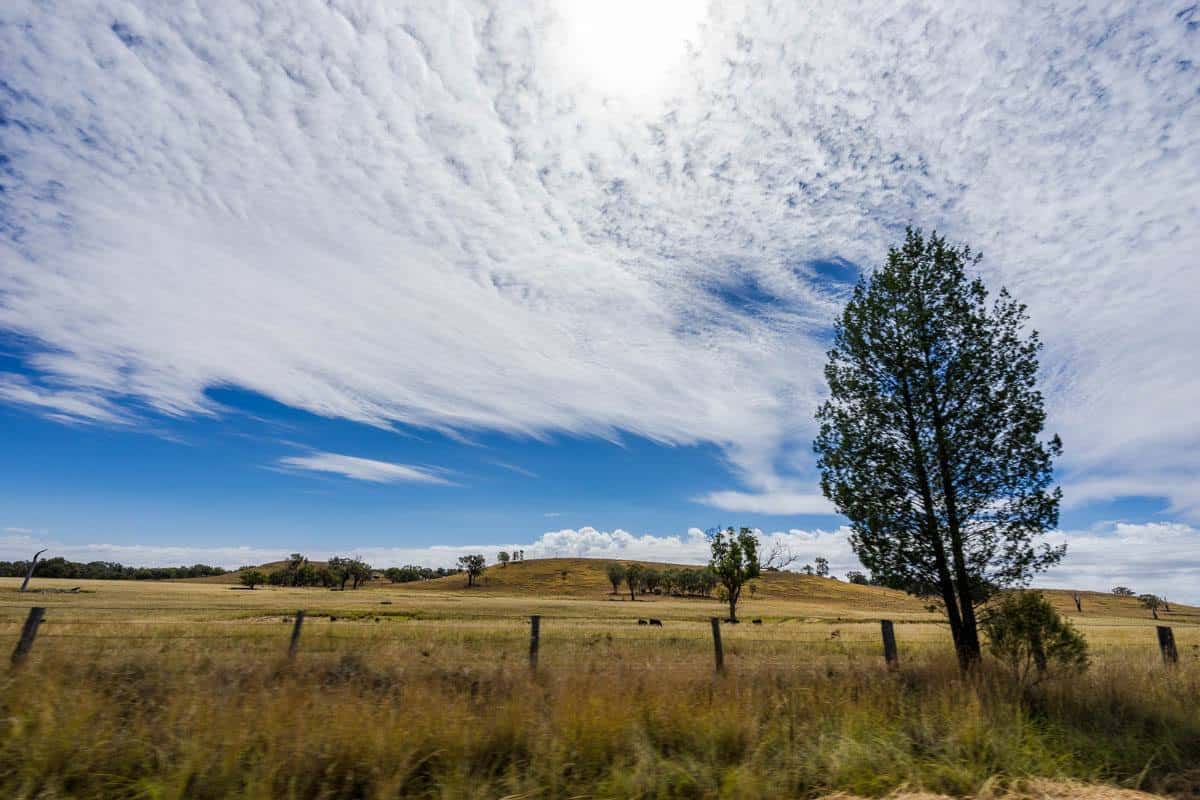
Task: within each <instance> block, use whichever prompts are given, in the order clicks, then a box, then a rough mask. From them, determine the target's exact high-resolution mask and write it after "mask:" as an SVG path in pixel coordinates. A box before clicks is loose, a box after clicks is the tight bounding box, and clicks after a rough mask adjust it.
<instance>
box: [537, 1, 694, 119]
mask: <svg viewBox="0 0 1200 800" xmlns="http://www.w3.org/2000/svg"><path fill="white" fill-rule="evenodd" d="M707 6H708V3H707V2H706V0H558V2H557V3H556V5H555V11H556V12H557V13H558V14H559V15H560V25H561V35H562V39H561V44H560V46H561V48H562V49H561V50H560V51H559V52H558V53H557V54H556V55H557V57H558V58H559V59H561V61H562V63H563V65H564V66H565V68H566V69H567V71H568V72H569V73H570V74H571V75H572V77H574V78H575V79H576V80H578V81H579V82H580V83H582V84H584V85H586V86H587V87H589V88H590V89H591V90H593V91H595V92H599V93H600V94H602V95H605V96H610V97H615V98H618V99H626V100H633V101H642V102H646V101H650V100H652V99H654V98H656V97H658V96H659V95H660V93H661V92H662V91H663V90H664V88H666V87H667V86H669V85H670V81H671V79H672V77H675V76H674V75H673V73H674V72H675V71H677V70H679V69H680V68H681V67H682V65H683V63H684V59H685V56H686V53H687V44H688V42H689V41H691V42H693V43H694V42H695V40H696V38H697V36H698V35H699V33H700V26H701V24H702V23H703V22H704V20H705V17H706V12H707ZM555 33H558V32H557V31H556V32H555Z"/></svg>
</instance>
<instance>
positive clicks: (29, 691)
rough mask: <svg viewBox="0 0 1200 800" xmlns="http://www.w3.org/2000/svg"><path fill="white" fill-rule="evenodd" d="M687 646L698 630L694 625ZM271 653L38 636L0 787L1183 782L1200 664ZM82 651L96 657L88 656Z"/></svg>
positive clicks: (746, 787) (1199, 715) (287, 793)
mask: <svg viewBox="0 0 1200 800" xmlns="http://www.w3.org/2000/svg"><path fill="white" fill-rule="evenodd" d="M701 643H702V641H701ZM342 645H343V646H341V647H338V648H329V649H324V650H321V651H319V652H309V653H305V654H304V655H302V657H301V658H300V659H298V660H297V662H296V663H294V664H286V663H284V662H283V661H281V660H279V659H278V658H277V657H274V656H271V655H269V654H266V653H264V652H261V651H260V650H257V649H256V648H253V647H248V648H246V649H244V650H243V651H241V652H238V651H237V650H236V649H234V648H228V647H217V648H215V650H214V649H213V648H211V647H208V646H207V645H205V644H195V643H187V642H174V643H173V642H171V641H170V640H152V641H151V642H150V643H148V644H145V645H142V646H139V647H136V648H134V649H132V650H129V649H125V648H124V647H122V646H121V645H120V644H119V643H116V642H114V643H113V644H112V645H111V646H109V647H107V648H104V647H93V648H91V649H84V650H83V651H82V652H81V651H80V649H77V648H71V649H68V648H67V647H65V646H54V645H53V644H50V645H49V646H47V647H45V648H44V649H43V652H42V653H41V655H40V656H39V658H38V659H36V660H35V661H33V662H31V663H30V664H29V665H27V667H26V669H24V670H21V671H19V672H17V673H15V674H11V675H7V676H5V677H4V678H2V679H0V791H3V793H4V795H5V796H6V797H9V798H33V797H81V798H89V797H104V798H112V797H129V798H134V797H145V798H218V797H246V798H384V797H431V798H470V797H479V798H483V797H492V798H494V797H505V796H510V797H511V796H517V797H538V798H554V797H576V796H588V797H619V798H626V797H646V798H651V797H653V798H701V797H737V798H779V797H808V796H815V795H820V794H823V793H827V792H831V791H837V790H843V791H849V792H854V793H858V794H865V795H880V794H885V793H887V792H889V791H891V790H893V789H895V788H897V787H900V786H904V785H907V786H910V787H922V788H926V789H930V790H934V791H941V792H946V793H950V794H970V793H974V792H976V791H978V790H979V789H980V788H981V787H983V786H985V785H991V786H994V785H995V784H996V783H997V782H1001V783H1003V782H1005V781H1008V780H1015V779H1019V778H1023V777H1027V776H1046V777H1055V778H1076V779H1083V780H1095V781H1108V782H1115V783H1122V784H1125V785H1130V786H1141V787H1143V788H1147V789H1152V790H1160V791H1170V792H1177V793H1180V794H1186V793H1189V792H1196V791H1200V710H1198V709H1200V667H1198V666H1197V664H1196V663H1194V661H1192V662H1190V663H1187V664H1181V665H1180V666H1179V668H1178V669H1174V670H1167V669H1165V668H1163V667H1161V666H1159V665H1157V664H1155V663H1154V662H1153V661H1152V660H1150V659H1148V658H1145V657H1142V656H1141V655H1139V656H1137V657H1133V656H1127V655H1120V654H1112V655H1108V656H1106V657H1105V658H1103V659H1101V660H1099V661H1098V663H1097V664H1096V665H1095V666H1094V667H1093V668H1092V670H1091V671H1090V672H1088V673H1087V674H1086V675H1084V676H1082V677H1080V678H1078V679H1076V680H1074V681H1071V682H1064V683H1054V684H1051V685H1049V686H1046V687H1044V688H1043V689H1041V690H1039V692H1038V693H1037V694H1034V695H1031V696H1028V697H1024V698H1022V697H1020V696H1019V694H1018V693H1016V692H1014V691H1012V690H1011V689H1010V688H1009V687H1008V684H1007V683H1006V682H1005V681H1004V680H1003V679H1002V677H1001V676H1000V675H999V674H992V673H990V672H988V671H987V670H985V671H984V673H983V674H982V675H980V676H979V678H978V679H977V680H975V681H973V682H966V681H964V680H962V679H960V677H959V675H958V672H957V669H956V667H955V664H954V661H953V657H952V656H951V655H950V654H948V653H942V652H940V651H939V652H930V653H926V654H924V655H918V656H916V657H914V658H911V659H909V661H908V663H907V664H906V666H905V667H904V668H903V669H902V670H901V671H900V672H899V673H896V674H889V673H887V672H886V671H885V670H883V669H882V667H881V666H880V665H878V664H876V663H873V662H869V661H862V662H848V661H846V660H836V659H827V658H815V659H813V660H812V661H810V662H807V663H801V664H797V665H792V666H788V667H784V666H781V665H779V664H778V663H777V662H775V661H774V660H764V661H757V660H755V659H754V658H753V657H751V656H749V655H747V656H746V657H743V658H741V659H740V660H737V661H735V662H733V663H731V665H730V671H729V673H728V674H726V675H725V676H723V677H720V678H717V677H714V675H713V674H712V672H711V666H710V663H709V662H708V661H707V660H705V659H703V658H696V657H693V656H692V655H691V654H690V653H689V655H688V657H687V658H678V657H676V655H677V654H673V653H672V651H671V650H670V648H659V649H656V650H653V651H646V652H644V653H640V654H639V655H638V656H637V657H635V658H628V659H624V660H614V659H613V658H610V657H607V656H605V655H603V654H601V653H594V654H592V655H590V656H583V655H580V656H579V657H577V658H574V659H573V660H572V663H570V664H564V663H561V662H558V663H551V664H548V665H547V666H546V668H545V669H543V670H542V671H541V672H540V673H539V674H537V675H536V676H531V675H530V674H529V672H528V670H527V669H525V668H524V665H523V664H521V663H520V661H519V660H517V659H509V660H507V662H505V661H499V660H496V659H491V658H486V657H481V656H480V654H479V653H478V652H477V651H475V650H474V648H461V647H444V648H443V649H442V650H441V651H439V652H437V653H433V654H431V653H429V652H428V651H427V650H419V645H416V644H414V645H413V649H412V650H411V651H410V650H406V651H404V652H405V653H406V655H404V656H401V655H397V656H396V657H395V658H388V659H383V658H375V657H373V656H372V654H371V653H370V652H369V651H366V650H363V649H362V648H358V647H355V646H353V645H354V642H343V643H342ZM93 650H94V652H93Z"/></svg>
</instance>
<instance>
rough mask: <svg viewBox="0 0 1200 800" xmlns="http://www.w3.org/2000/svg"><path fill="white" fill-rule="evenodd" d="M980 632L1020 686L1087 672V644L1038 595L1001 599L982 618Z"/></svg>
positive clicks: (1031, 593)
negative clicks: (984, 635) (981, 631)
mask: <svg viewBox="0 0 1200 800" xmlns="http://www.w3.org/2000/svg"><path fill="white" fill-rule="evenodd" d="M983 631H984V633H985V634H986V635H987V638H988V649H989V650H990V651H991V653H992V655H993V656H995V657H996V658H997V659H999V660H1000V662H1001V663H1003V664H1004V665H1005V666H1006V667H1007V668H1008V669H1009V671H1010V672H1011V673H1012V675H1013V679H1014V680H1015V681H1016V683H1017V684H1018V685H1020V686H1023V687H1031V686H1034V685H1036V684H1038V683H1040V682H1041V681H1043V680H1045V679H1047V678H1051V677H1058V676H1061V675H1068V674H1075V673H1079V672H1083V671H1084V670H1086V669H1087V666H1088V654H1087V641H1086V640H1085V639H1084V638H1083V636H1082V634H1080V633H1079V631H1077V630H1075V627H1074V626H1073V625H1071V623H1070V622H1068V621H1067V620H1065V619H1063V618H1062V617H1060V616H1059V614H1058V612H1057V611H1055V610H1054V607H1053V606H1052V605H1050V601H1049V600H1047V599H1046V598H1045V597H1043V596H1042V595H1041V593H1040V592H1013V593H1011V594H1008V595H1005V596H1004V597H1003V599H1001V600H1000V601H999V602H998V603H996V604H995V605H993V606H992V607H991V608H990V609H989V611H988V613H987V614H986V615H985V616H984V619H983Z"/></svg>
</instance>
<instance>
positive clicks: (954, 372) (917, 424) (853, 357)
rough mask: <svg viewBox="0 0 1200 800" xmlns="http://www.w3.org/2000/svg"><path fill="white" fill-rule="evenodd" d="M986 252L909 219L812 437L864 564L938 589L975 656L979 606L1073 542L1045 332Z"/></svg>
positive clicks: (904, 585) (925, 589)
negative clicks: (1055, 531) (988, 282)
mask: <svg viewBox="0 0 1200 800" xmlns="http://www.w3.org/2000/svg"><path fill="white" fill-rule="evenodd" d="M978 262H979V256H977V255H976V254H974V253H972V252H971V250H970V248H968V247H957V246H953V245H950V244H948V243H947V242H946V240H945V239H944V238H942V237H939V236H937V235H936V234H934V235H932V236H930V237H925V236H924V235H923V234H922V233H921V231H919V230H914V229H909V230H908V231H907V233H906V236H905V240H904V243H903V244H902V245H901V246H899V247H893V248H891V249H890V250H889V252H888V256H887V261H886V262H885V263H884V264H883V266H881V267H880V268H879V269H877V270H875V271H874V272H873V273H871V274H870V275H869V276H866V277H864V278H863V279H861V280H860V281H859V283H858V285H857V286H856V287H855V288H854V291H853V294H852V295H851V298H850V300H849V302H848V303H847V304H846V308H845V309H844V311H843V313H842V316H841V318H840V320H839V321H838V322H837V325H836V327H835V331H834V342H833V347H832V348H831V349H830V351H829V361H828V363H827V365H826V367H825V378H826V380H827V382H828V384H829V393H830V396H829V399H828V400H827V401H826V402H825V403H824V404H822V406H821V407H820V408H819V410H818V412H817V419H818V421H819V423H820V431H819V433H818V435H817V438H816V441H815V442H814V449H815V450H816V453H817V455H818V467H819V469H820V471H821V488H822V491H823V492H824V493H825V495H826V496H827V497H828V498H829V499H830V500H832V501H833V503H834V505H835V506H836V507H837V509H838V511H840V512H841V513H842V514H845V515H846V516H847V517H849V519H850V522H851V536H850V541H851V544H852V546H853V547H854V550H855V553H856V554H857V555H858V558H859V560H860V561H862V563H863V565H864V566H866V567H867V569H869V570H870V571H871V574H872V575H873V576H875V577H877V578H879V579H880V580H881V582H882V583H883V584H885V585H887V586H891V587H893V588H899V589H903V590H905V591H908V592H911V593H914V594H917V595H921V596H930V597H935V598H937V599H938V600H939V601H940V604H941V606H942V607H943V609H944V611H945V614H946V617H947V621H948V622H949V625H950V631H951V634H952V636H953V639H954V645H955V649H956V651H957V653H958V658H959V663H960V665H961V667H962V668H963V669H964V670H965V669H968V668H969V667H970V666H971V665H972V664H974V663H975V662H977V661H978V660H979V657H980V652H981V649H980V640H979V633H978V621H977V617H976V607H977V606H978V605H980V604H981V603H983V602H984V601H986V600H987V599H988V598H989V597H990V596H992V595H993V594H995V592H996V591H997V590H999V589H1001V588H1003V587H1012V586H1024V585H1026V584H1027V583H1028V582H1029V580H1030V579H1031V577H1032V576H1033V575H1034V574H1036V573H1037V572H1039V571H1041V570H1043V569H1046V568H1047V567H1050V566H1052V565H1054V564H1056V563H1057V562H1058V561H1059V560H1061V559H1062V557H1063V555H1064V553H1065V550H1066V548H1065V547H1057V548H1056V547H1051V546H1049V545H1048V544H1045V543H1044V542H1043V541H1041V538H1040V537H1041V536H1042V535H1043V534H1044V533H1045V532H1046V531H1047V530H1049V529H1052V528H1053V527H1054V526H1055V525H1057V523H1058V507H1059V501H1060V499H1061V496H1062V493H1061V491H1060V490H1059V489H1058V488H1052V484H1053V479H1054V473H1053V461H1054V458H1055V457H1057V456H1058V455H1059V454H1060V453H1061V452H1062V443H1061V441H1060V440H1059V439H1058V437H1057V436H1053V437H1051V438H1050V439H1049V440H1045V441H1043V440H1042V439H1041V434H1042V429H1043V425H1044V422H1045V416H1046V415H1045V411H1044V409H1043V400H1042V395H1041V393H1040V392H1039V391H1038V389H1037V371H1038V359H1037V355H1038V351H1039V350H1040V348H1041V343H1040V341H1039V340H1038V336H1037V334H1036V333H1032V334H1028V335H1026V333H1025V332H1024V327H1025V324H1026V322H1027V315H1026V312H1025V307H1024V306H1023V305H1021V304H1020V303H1018V302H1016V301H1015V300H1013V299H1012V297H1011V296H1009V294H1008V293H1007V292H1006V291H1005V290H1003V289H1002V290H1001V291H1000V293H999V294H998V295H997V296H996V297H995V298H994V299H989V297H988V291H987V289H986V287H985V286H984V284H983V282H982V281H981V280H980V279H978V278H971V277H969V276H968V274H967V273H968V270H969V269H974V268H975V267H976V265H977V264H978Z"/></svg>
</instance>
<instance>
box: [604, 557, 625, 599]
mask: <svg viewBox="0 0 1200 800" xmlns="http://www.w3.org/2000/svg"><path fill="white" fill-rule="evenodd" d="M604 574H605V575H607V576H608V582H609V583H611V584H612V587H613V590H612V593H613V594H617V593H618V592H620V591H621V584H622V583H624V582H625V568H624V567H622V566H621V565H620V564H618V563H617V562H616V561H610V562H608V565H607V566H606V567H605V568H604Z"/></svg>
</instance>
